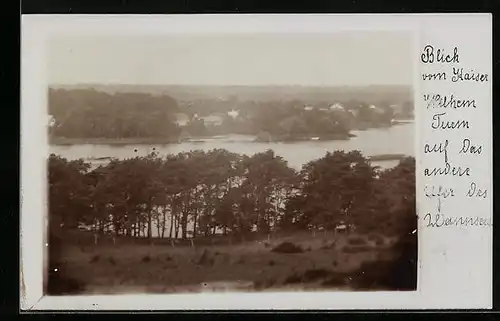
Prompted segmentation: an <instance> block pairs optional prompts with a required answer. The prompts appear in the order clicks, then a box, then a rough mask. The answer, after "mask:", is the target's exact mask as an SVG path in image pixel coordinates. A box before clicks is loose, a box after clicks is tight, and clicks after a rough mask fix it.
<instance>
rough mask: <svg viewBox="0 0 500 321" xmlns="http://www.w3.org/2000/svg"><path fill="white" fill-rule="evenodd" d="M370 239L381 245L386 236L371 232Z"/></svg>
mask: <svg viewBox="0 0 500 321" xmlns="http://www.w3.org/2000/svg"><path fill="white" fill-rule="evenodd" d="M368 239H369V240H370V241H372V242H375V244H376V245H378V246H380V245H384V243H385V242H384V238H383V237H382V236H380V235H378V234H370V235H369V236H368Z"/></svg>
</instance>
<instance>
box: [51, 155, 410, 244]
mask: <svg viewBox="0 0 500 321" xmlns="http://www.w3.org/2000/svg"><path fill="white" fill-rule="evenodd" d="M49 183H50V188H49V208H50V222H51V224H50V225H51V227H52V230H53V231H57V230H60V229H61V228H62V229H70V228H76V227H77V226H79V225H81V224H82V223H84V224H86V225H88V226H92V229H94V230H95V231H96V232H101V233H113V234H115V235H116V236H120V235H123V236H125V235H126V236H129V237H141V238H143V237H147V238H151V237H152V236H153V228H155V229H157V231H155V232H156V233H154V234H156V235H158V236H159V237H163V238H183V239H185V238H188V237H194V238H196V237H199V236H210V235H214V234H225V235H232V236H235V237H237V238H243V239H244V238H245V237H246V236H248V235H250V234H254V233H258V234H269V233H273V232H276V231H295V230H310V229H316V230H333V229H335V227H336V226H338V225H339V224H345V225H346V226H349V227H355V228H356V230H357V231H358V232H361V233H363V232H365V231H366V232H374V231H375V232H380V233H383V234H389V235H398V234H405V233H408V231H413V230H414V229H415V228H416V212H415V161H414V159H413V158H406V159H403V160H402V161H401V162H400V164H399V165H398V166H396V167H394V168H392V169H389V170H383V171H381V170H379V169H378V168H375V167H373V166H371V165H370V163H369V162H368V160H367V159H366V158H364V157H363V156H362V155H361V154H360V153H359V152H357V151H354V152H343V151H335V152H333V153H327V154H326V155H325V156H324V157H323V158H321V159H318V160H315V161H311V162H309V163H308V164H305V165H304V166H303V168H302V170H301V171H300V172H297V171H295V170H294V169H292V168H290V167H288V166H287V163H286V161H284V160H283V159H282V158H280V157H278V156H276V155H275V154H274V152H273V151H271V150H269V151H267V152H264V153H258V154H255V155H253V156H251V157H249V156H246V155H238V154H234V153H230V152H228V151H226V150H212V151H210V152H203V151H192V152H187V153H180V154H177V155H168V156H166V157H159V156H158V155H157V154H154V153H152V154H150V155H149V156H147V157H135V158H129V159H124V160H112V161H111V162H110V163H109V164H108V165H106V166H101V167H98V168H96V169H94V170H89V164H87V163H85V162H83V161H81V160H78V161H68V160H66V159H64V158H61V157H59V156H55V155H51V156H50V158H49ZM170 222H172V224H170Z"/></svg>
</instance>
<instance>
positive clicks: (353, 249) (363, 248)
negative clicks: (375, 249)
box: [342, 245, 372, 254]
mask: <svg viewBox="0 0 500 321" xmlns="http://www.w3.org/2000/svg"><path fill="white" fill-rule="evenodd" d="M371 250H372V248H371V247H369V246H368V245H360V246H346V247H344V248H343V249H342V251H343V252H344V253H350V254H354V253H361V252H368V251H371Z"/></svg>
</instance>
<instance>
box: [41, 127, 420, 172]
mask: <svg viewBox="0 0 500 321" xmlns="http://www.w3.org/2000/svg"><path fill="white" fill-rule="evenodd" d="M352 133H353V134H355V135H356V137H353V138H351V139H350V140H336V141H301V142H293V143H260V142H254V141H253V140H254V137H253V136H252V137H250V136H242V135H230V136H224V137H216V138H210V139H203V140H202V141H197V142H183V143H180V144H166V145H147V144H140V145H105V144H99V145H94V144H78V145H64V146H63V145H58V146H57V145H51V146H50V147H49V152H50V153H54V154H56V155H59V156H62V157H65V158H67V159H78V158H99V157H115V158H119V159H124V158H129V157H134V156H146V155H147V154H148V153H150V152H151V151H152V150H153V148H155V150H156V151H158V152H159V154H160V155H166V154H177V153H179V152H187V151H190V150H196V149H201V150H205V151H209V150H212V149H215V148H217V149H219V148H222V149H226V150H228V151H230V152H234V153H239V154H246V155H249V156H251V155H253V154H255V153H259V152H264V151H266V150H268V149H272V150H274V152H275V154H276V155H278V156H281V157H283V158H284V159H285V160H286V161H288V164H289V166H291V167H294V168H296V169H300V168H301V166H302V165H303V164H305V163H307V162H309V161H311V160H314V159H318V158H321V157H323V156H324V155H325V154H326V152H329V151H330V152H331V151H335V150H345V151H350V150H359V151H361V152H362V153H363V155H364V156H375V155H381V154H405V155H408V156H415V148H414V146H415V143H414V138H415V126H414V123H407V124H401V125H396V126H393V127H390V128H380V129H369V130H365V131H353V132H352ZM374 163H375V165H378V166H381V167H384V168H388V167H392V166H395V165H397V163H398V161H382V162H374Z"/></svg>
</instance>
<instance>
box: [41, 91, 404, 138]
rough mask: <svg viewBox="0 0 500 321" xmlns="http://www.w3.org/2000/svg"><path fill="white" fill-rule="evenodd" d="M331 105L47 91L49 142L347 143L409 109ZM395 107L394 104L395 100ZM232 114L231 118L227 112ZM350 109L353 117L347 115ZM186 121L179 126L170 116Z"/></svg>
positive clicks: (355, 103)
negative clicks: (211, 120) (233, 137)
mask: <svg viewBox="0 0 500 321" xmlns="http://www.w3.org/2000/svg"><path fill="white" fill-rule="evenodd" d="M334 102H335V101H328V100H324V101H316V102H315V103H314V106H315V107H316V108H315V110H314V111H305V110H304V106H306V105H307V104H308V103H309V102H308V101H301V100H297V99H294V100H286V99H282V100H269V101H253V100H248V101H247V100H244V101H243V100H238V98H236V97H230V98H228V99H222V100H221V99H216V98H213V99H194V100H189V101H185V100H183V101H177V100H176V99H174V98H173V97H171V96H169V95H165V94H162V95H152V94H147V93H105V92H100V91H96V90H93V89H74V90H65V89H49V95H48V106H49V114H50V115H52V116H53V117H54V120H55V124H54V126H52V127H51V129H50V133H51V136H52V137H64V138H81V139H85V138H109V139H123V138H162V139H164V140H165V141H172V142H174V141H179V140H180V139H182V138H184V137H186V136H188V137H199V136H212V135H224V134H248V135H256V136H257V135H262V134H267V135H270V136H272V137H273V138H274V139H276V140H295V139H301V138H303V137H310V136H319V137H322V138H325V139H333V138H335V139H336V138H339V137H340V138H348V137H349V132H350V130H352V129H356V128H370V127H381V126H382V127H384V126H385V127H387V126H391V121H392V119H394V118H398V117H401V118H411V117H412V114H413V105H412V104H411V103H410V102H408V101H404V102H402V104H403V108H402V112H400V113H399V114H395V113H394V110H393V109H392V108H391V107H390V103H391V102H390V100H387V101H381V102H380V103H379V105H378V107H379V108H378V109H377V110H374V109H371V108H369V106H370V104H372V102H371V101H358V100H356V99H351V100H349V101H345V102H342V104H343V105H344V106H345V110H344V111H332V110H330V109H329V106H331V105H332V104H333V103H334ZM398 102H399V101H398ZM233 109H237V110H238V111H239V115H238V117H236V118H233V117H231V116H229V115H228V114H227V112H228V111H230V110H233ZM352 110H356V115H355V116H353V113H351V112H349V111H352ZM177 113H183V114H185V115H187V117H188V118H189V121H188V123H187V124H186V126H183V127H181V126H179V125H178V124H177V123H176V122H175V121H176V119H177V118H176V117H177V116H176V114H177ZM211 114H219V115H222V119H223V122H222V124H221V125H220V126H210V125H208V126H207V124H205V123H204V121H203V120H201V119H200V118H197V117H203V116H207V115H211Z"/></svg>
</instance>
